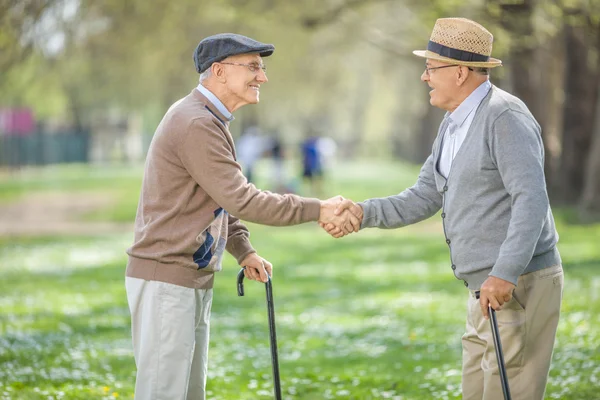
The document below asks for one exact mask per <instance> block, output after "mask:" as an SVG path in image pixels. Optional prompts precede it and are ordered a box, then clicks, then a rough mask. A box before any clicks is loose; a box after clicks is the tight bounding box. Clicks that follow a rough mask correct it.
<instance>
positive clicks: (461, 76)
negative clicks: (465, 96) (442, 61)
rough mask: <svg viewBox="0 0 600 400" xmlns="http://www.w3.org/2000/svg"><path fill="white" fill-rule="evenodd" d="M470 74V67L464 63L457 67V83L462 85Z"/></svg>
mask: <svg viewBox="0 0 600 400" xmlns="http://www.w3.org/2000/svg"><path fill="white" fill-rule="evenodd" d="M468 76H469V67H465V66H464V65H461V66H459V67H458V68H456V85H457V86H462V85H463V84H464V83H465V82H466V80H467V77H468Z"/></svg>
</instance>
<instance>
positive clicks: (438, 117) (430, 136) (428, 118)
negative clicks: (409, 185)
mask: <svg viewBox="0 0 600 400" xmlns="http://www.w3.org/2000/svg"><path fill="white" fill-rule="evenodd" d="M422 87H423V91H424V93H425V95H424V96H422V97H423V99H424V100H423V101H424V102H426V103H427V111H425V113H424V114H423V116H422V117H421V123H420V126H419V128H420V129H419V130H420V132H419V135H418V136H417V137H416V141H417V143H416V146H415V147H416V150H417V151H415V152H414V153H413V154H414V155H413V156H412V157H411V161H413V162H416V163H423V162H424V161H425V160H427V157H429V155H430V154H431V146H432V144H433V141H434V140H435V137H436V135H437V133H438V129H439V127H440V124H441V123H442V120H443V118H444V114H445V112H444V110H441V109H439V108H437V107H434V106H432V105H431V104H429V94H428V93H429V90H430V89H429V86H427V85H422Z"/></svg>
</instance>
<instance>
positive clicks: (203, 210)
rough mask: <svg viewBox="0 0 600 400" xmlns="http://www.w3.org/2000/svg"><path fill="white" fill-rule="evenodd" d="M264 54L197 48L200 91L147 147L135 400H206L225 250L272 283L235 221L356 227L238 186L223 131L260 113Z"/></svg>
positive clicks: (238, 39) (133, 300)
mask: <svg viewBox="0 0 600 400" xmlns="http://www.w3.org/2000/svg"><path fill="white" fill-rule="evenodd" d="M273 51H274V46H273V45H271V44H265V43H260V42H258V41H256V40H253V39H250V38H248V37H245V36H242V35H237V34H230V33H228V34H219V35H215V36H210V37H208V38H205V39H203V40H202V41H201V42H200V44H199V45H198V47H197V48H196V51H195V52H194V56H193V58H194V62H195V65H196V71H197V72H198V73H199V74H200V79H199V80H200V84H199V85H198V86H197V87H195V88H194V89H193V90H192V91H191V93H190V94H189V95H187V96H186V97H184V98H183V99H181V100H179V101H178V102H177V103H175V104H174V105H173V106H172V107H171V108H170V109H169V110H168V111H167V113H166V115H165V116H164V118H163V120H162V121H161V123H160V125H159V126H158V128H157V130H156V133H155V134H154V137H153V139H152V143H151V145H150V149H149V151H148V156H147V160H146V169H145V171H144V180H143V184H142V191H141V196H140V202H139V206H138V210H137V217H136V220H135V238H134V243H133V245H132V246H131V247H130V248H129V249H128V250H127V253H128V254H129V262H128V263H127V271H126V289H127V300H128V303H129V309H130V312H131V322H132V335H133V347H134V357H135V361H136V365H137V376H136V384H135V398H136V399H138V400H150V399H152V400H173V399H189V400H191V399H194V400H201V399H204V398H205V397H206V394H205V384H206V369H207V356H208V337H209V317H210V308H211V304H212V297H213V293H212V287H213V281H214V275H215V272H217V271H219V270H221V258H222V256H223V252H224V250H227V251H228V252H229V253H231V254H232V255H233V256H234V257H235V259H236V260H237V261H238V263H239V264H240V265H242V266H244V267H245V274H246V277H247V278H249V279H254V280H258V281H262V282H266V281H267V274H268V275H270V274H271V268H272V266H271V264H270V263H269V262H268V261H266V260H265V259H263V258H262V257H260V256H259V255H258V254H257V253H256V251H255V250H254V249H253V248H252V245H251V244H250V240H249V233H248V230H247V229H246V227H245V226H244V224H242V222H240V220H239V219H238V218H241V219H244V220H247V221H252V222H256V223H259V224H265V225H279V226H281V225H295V224H300V223H303V222H308V221H321V222H331V221H332V222H335V223H336V224H337V225H339V226H343V227H344V229H346V230H350V229H355V230H358V228H359V226H360V225H359V221H358V220H357V219H356V218H355V217H353V216H352V215H351V214H350V213H348V214H347V215H345V216H343V217H340V216H334V210H335V207H336V205H337V204H338V203H339V200H340V199H339V198H333V199H330V200H328V201H320V200H319V199H310V198H303V197H299V196H295V195H290V194H286V195H279V194H274V193H270V192H263V191H260V190H258V189H257V188H256V187H254V185H252V184H249V183H248V181H247V180H246V178H245V177H244V175H242V172H241V168H240V165H239V164H238V163H237V162H236V154H235V148H234V143H233V139H232V137H231V134H230V133H229V123H230V122H231V120H233V116H232V113H233V112H234V111H235V110H237V109H238V108H240V107H242V106H244V105H246V104H255V103H258V100H259V91H260V86H261V85H263V84H265V83H266V82H267V75H266V73H265V70H266V67H265V65H264V63H263V57H268V56H270V55H271V54H272V53H273ZM352 223H353V224H354V225H351V224H352ZM217 340H218V339H217Z"/></svg>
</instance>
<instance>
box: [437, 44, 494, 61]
mask: <svg viewBox="0 0 600 400" xmlns="http://www.w3.org/2000/svg"><path fill="white" fill-rule="evenodd" d="M427 50H429V51H432V52H434V53H437V54H439V55H440V56H443V57H448V58H452V59H454V60H459V61H474V62H485V61H488V60H489V59H490V57H489V56H486V55H483V54H478V53H471V52H470V51H465V50H458V49H453V48H452V47H448V46H444V45H443V44H439V43H436V42H432V41H431V40H430V41H429V43H428V44H427Z"/></svg>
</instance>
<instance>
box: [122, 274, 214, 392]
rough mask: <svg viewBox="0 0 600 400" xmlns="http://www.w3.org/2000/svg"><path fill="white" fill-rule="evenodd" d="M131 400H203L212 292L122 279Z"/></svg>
mask: <svg viewBox="0 0 600 400" xmlns="http://www.w3.org/2000/svg"><path fill="white" fill-rule="evenodd" d="M125 288H126V290H127V302H128V303H129V311H130V312H131V333H132V337H133V354H134V357H135V364H136V366H137V375H136V381H135V400H205V399H206V393H205V387H206V370H207V362H208V339H209V328H210V323H209V319H210V308H211V305H212V297H213V290H212V289H190V288H186V287H182V286H177V285H172V284H169V283H164V282H158V281H146V280H143V279H137V278H130V277H126V278H125Z"/></svg>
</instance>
